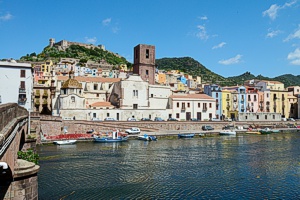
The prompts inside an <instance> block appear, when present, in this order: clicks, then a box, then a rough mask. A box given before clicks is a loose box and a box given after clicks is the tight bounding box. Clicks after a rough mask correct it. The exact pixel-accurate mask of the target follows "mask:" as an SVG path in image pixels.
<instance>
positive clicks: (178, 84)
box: [177, 81, 185, 91]
mask: <svg viewBox="0 0 300 200" xmlns="http://www.w3.org/2000/svg"><path fill="white" fill-rule="evenodd" d="M177 90H178V91H185V85H184V84H183V83H182V82H180V81H178V82H177Z"/></svg>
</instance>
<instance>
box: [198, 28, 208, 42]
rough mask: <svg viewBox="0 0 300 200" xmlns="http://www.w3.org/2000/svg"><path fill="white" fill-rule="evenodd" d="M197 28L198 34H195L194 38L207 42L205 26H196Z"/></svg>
mask: <svg viewBox="0 0 300 200" xmlns="http://www.w3.org/2000/svg"><path fill="white" fill-rule="evenodd" d="M197 28H198V32H197V33H196V36H197V37H198V38H200V39H201V40H207V39H208V38H209V36H208V35H207V33H206V28H205V26H202V25H198V26H197Z"/></svg>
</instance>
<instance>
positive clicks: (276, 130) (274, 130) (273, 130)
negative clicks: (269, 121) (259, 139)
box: [272, 129, 280, 133]
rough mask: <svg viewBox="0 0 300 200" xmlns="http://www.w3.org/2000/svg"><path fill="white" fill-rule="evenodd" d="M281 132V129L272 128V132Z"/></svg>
mask: <svg viewBox="0 0 300 200" xmlns="http://www.w3.org/2000/svg"><path fill="white" fill-rule="evenodd" d="M279 132H280V130H278V129H272V133H279Z"/></svg>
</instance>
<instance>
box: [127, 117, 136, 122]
mask: <svg viewBox="0 0 300 200" xmlns="http://www.w3.org/2000/svg"><path fill="white" fill-rule="evenodd" d="M127 121H132V122H136V121H138V120H137V119H136V118H131V117H129V118H128V119H127Z"/></svg>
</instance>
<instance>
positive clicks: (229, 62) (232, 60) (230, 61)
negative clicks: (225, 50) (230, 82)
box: [219, 54, 242, 65]
mask: <svg viewBox="0 0 300 200" xmlns="http://www.w3.org/2000/svg"><path fill="white" fill-rule="evenodd" d="M241 58H242V55H240V54H238V55H236V56H235V57H233V58H229V59H227V60H220V61H219V64H222V65H232V64H237V63H240V62H241Z"/></svg>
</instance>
